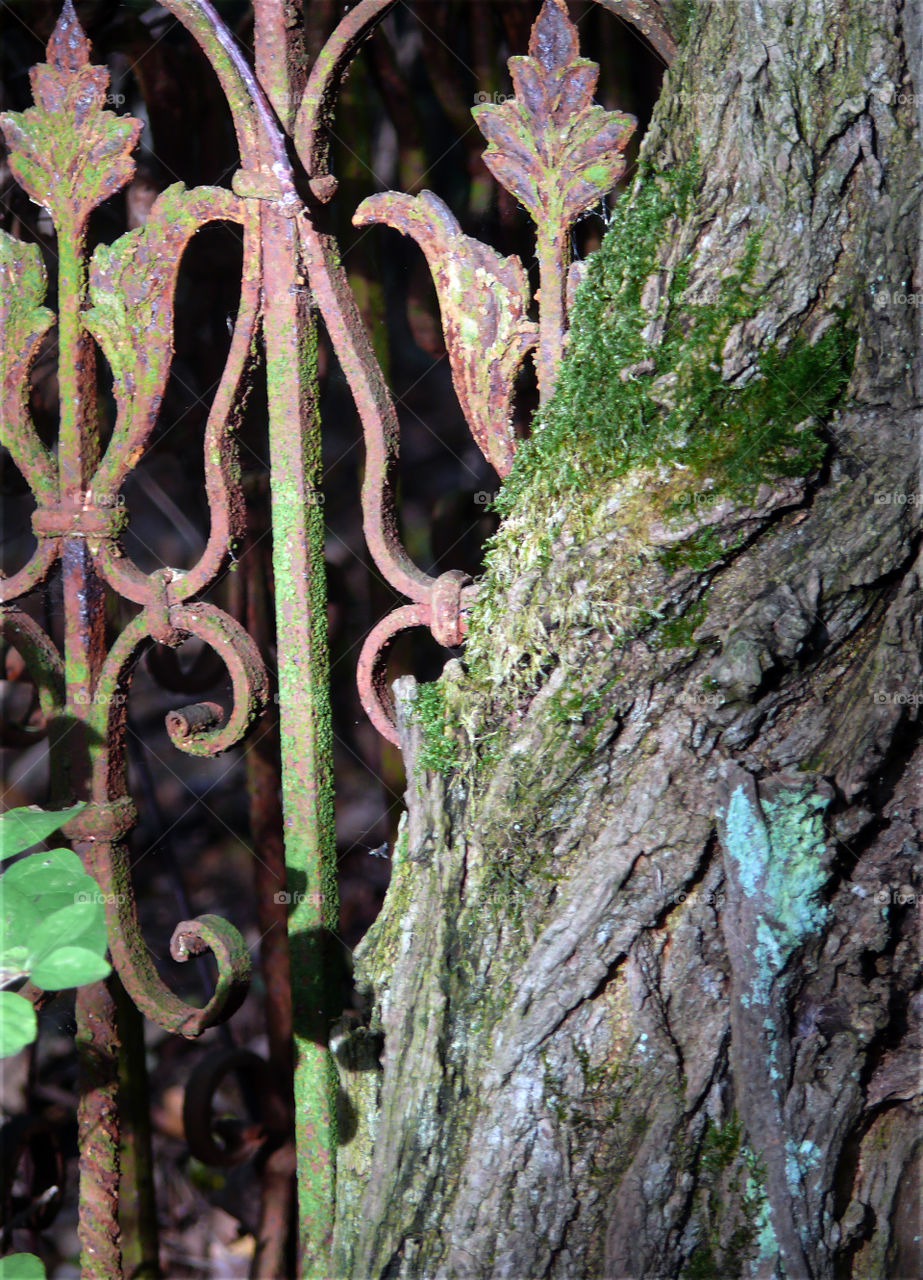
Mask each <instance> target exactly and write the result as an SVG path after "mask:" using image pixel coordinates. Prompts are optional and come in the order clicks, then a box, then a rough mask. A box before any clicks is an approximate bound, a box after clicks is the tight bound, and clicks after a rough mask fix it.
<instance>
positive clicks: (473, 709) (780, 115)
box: [335, 0, 923, 1280]
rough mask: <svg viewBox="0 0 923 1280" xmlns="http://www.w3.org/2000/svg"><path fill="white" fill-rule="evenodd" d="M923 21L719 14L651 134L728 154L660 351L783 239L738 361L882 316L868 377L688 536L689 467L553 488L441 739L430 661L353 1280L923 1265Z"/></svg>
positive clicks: (448, 694) (672, 257)
mask: <svg viewBox="0 0 923 1280" xmlns="http://www.w3.org/2000/svg"><path fill="white" fill-rule="evenodd" d="M921 15H923V5H921V2H920V0H876V2H875V3H874V4H870V3H869V2H868V0H735V2H734V3H728V4H721V3H718V0H712V2H710V3H709V2H707V0H697V8H696V11H695V13H694V15H693V16H692V18H691V24H690V27H689V30H688V32H687V34H686V38H685V42H684V44H683V46H682V48H681V50H680V53H679V55H678V57H677V60H676V62H675V63H674V65H673V67H672V68H671V70H670V72H669V74H668V77H667V80H666V83H665V87H664V91H663V94H662V97H661V100H660V102H659V104H658V107H657V110H656V112H655V116H654V120H653V123H652V125H651V128H650V131H649V133H648V135H647V137H646V139H645V143H644V147H643V155H644V156H645V157H646V158H647V160H648V161H649V162H650V164H651V165H652V166H653V168H654V169H655V170H657V171H661V172H662V171H670V170H671V169H674V168H675V167H676V166H678V165H680V164H681V162H685V161H687V160H688V159H689V157H690V156H692V155H693V151H694V147H697V150H698V161H697V164H698V172H699V173H700V175H701V177H700V179H699V181H698V185H697V187H696V192H695V196H694V199H693V200H692V201H691V202H690V203H688V204H687V205H684V206H682V209H681V212H680V213H679V214H677V215H675V216H672V217H671V218H670V219H668V221H667V223H666V224H665V232H664V235H663V238H662V242H661V244H660V247H659V249H658V255H659V263H658V270H656V271H654V272H650V273H648V274H646V278H645V279H642V280H640V281H635V284H636V285H637V286H638V288H639V291H640V294H641V298H642V303H641V305H642V307H643V308H645V309H646V310H647V313H648V314H649V315H650V316H651V317H652V319H651V326H650V333H649V334H648V338H649V340H650V342H651V343H653V344H654V345H656V343H657V342H658V341H661V340H665V338H664V336H663V331H662V330H658V327H657V323H656V319H655V317H656V315H657V314H661V313H659V312H658V311H657V306H658V301H657V300H658V298H659V299H662V298H663V297H664V296H665V292H666V291H667V290H668V289H669V287H670V281H671V280H675V279H677V278H678V277H677V276H676V272H677V271H678V270H679V268H680V266H681V265H682V264H683V263H686V264H689V263H691V264H692V270H691V274H690V276H689V280H688V281H684V284H683V287H684V288H686V289H687V290H688V293H687V296H691V295H695V296H697V297H698V298H699V299H700V300H701V299H702V298H705V299H706V300H707V299H708V298H709V297H712V298H715V297H719V296H726V295H723V294H722V292H721V281H722V280H725V281H726V280H727V278H728V275H729V272H731V270H732V268H735V264H739V263H741V262H742V261H743V260H744V259H745V258H746V253H747V245H748V243H752V242H751V241H748V236H750V235H751V233H753V232H758V233H760V234H761V241H760V245H759V254H758V258H757V261H756V267H755V274H754V276H753V285H754V288H755V292H754V291H753V290H751V294H750V296H751V302H752V305H751V313H750V314H749V315H748V316H747V317H746V318H745V319H740V320H739V321H735V323H734V324H733V326H732V328H731V331H730V334H729V337H728V339H727V341H726V343H725V344H724V347H723V351H722V359H723V364H722V367H721V377H722V380H723V382H724V383H725V384H726V385H727V386H730V387H739V388H746V386H747V385H748V381H749V382H751V383H752V382H753V380H754V379H759V378H761V377H762V378H764V379H765V378H766V377H767V376H768V378H769V380H770V381H771V380H772V378H773V377H774V376H775V375H774V374H773V373H772V369H773V368H775V369H777V370H778V369H779V368H783V366H780V365H774V366H773V365H771V363H770V365H769V366H767V365H766V364H765V363H764V364H762V365H760V364H759V356H760V353H763V355H765V353H766V352H768V351H771V350H774V349H775V348H774V345H773V344H777V346H778V349H779V350H781V351H785V350H787V349H790V343H791V342H792V341H793V340H794V339H795V335H796V334H801V335H802V336H803V338H804V339H805V343H806V344H807V343H817V342H818V341H819V340H820V339H821V337H822V335H823V334H824V332H825V331H827V332H828V331H829V330H830V328H831V326H832V325H834V324H843V325H845V326H846V327H847V328H848V329H849V330H851V331H853V332H854V333H856V334H857V335H858V341H857V345H856V349H855V362H854V364H853V365H852V371H851V377H850V380H849V385H848V389H847V391H846V394H845V396H844V397H843V398H842V400H841V401H840V404H839V408H838V410H837V412H836V413H835V414H834V415H833V416H831V417H830V419H829V421H828V422H827V423H826V424H825V425H824V428H823V440H824V445H825V448H824V451H823V457H822V459H820V460H819V461H815V462H813V463H811V465H810V466H808V467H807V469H806V474H804V475H801V476H798V475H795V474H793V473H792V468H791V467H789V468H788V469H787V470H786V469H785V468H784V467H781V468H779V469H778V470H779V472H780V474H781V476H782V478H778V479H774V478H773V477H772V475H771V474H769V473H768V472H767V471H766V468H765V467H764V468H763V469H762V470H761V471H760V472H759V475H758V479H759V484H754V485H752V486H751V487H750V489H749V490H746V488H745V487H743V488H741V487H740V486H738V488H737V489H736V490H735V489H734V488H733V486H730V487H727V486H726V487H725V488H723V489H722V487H721V486H712V487H711V488H709V486H708V484H707V483H706V484H705V485H704V487H700V488H699V490H698V491H697V496H696V497H694V498H689V497H688V496H687V498H686V499H685V501H686V502H687V506H686V507H685V508H682V509H683V510H684V511H685V523H683V520H678V519H677V514H676V513H677V510H678V509H679V508H677V505H676V504H675V503H674V505H673V506H672V507H669V508H667V509H666V512H667V513H666V514H664V510H665V509H664V507H663V505H662V501H661V505H660V506H659V507H658V506H656V501H660V500H661V499H662V496H663V492H662V491H663V486H664V484H666V487H667V490H668V491H669V492H675V490H672V489H670V488H669V486H670V485H672V484H673V483H674V480H673V479H671V480H669V482H666V481H664V474H665V473H664V471H663V468H662V466H661V465H660V463H656V464H655V463H652V464H650V465H649V466H647V467H646V468H645V467H644V466H635V467H633V468H629V469H628V470H625V469H622V470H621V471H619V472H618V474H616V473H615V472H613V473H612V475H611V476H609V477H608V478H607V477H606V476H605V474H604V473H603V472H602V471H600V469H599V467H597V468H596V469H595V470H592V469H591V470H590V471H588V472H587V474H588V475H591V476H592V479H591V480H590V481H588V482H587V484H588V485H589V489H588V488H587V485H585V486H584V490H583V495H582V497H581V498H580V500H579V501H575V502H574V503H573V504H572V507H568V506H567V505H566V504H564V506H563V508H562V510H557V511H556V510H552V508H551V507H549V506H546V505H544V504H543V503H540V502H535V501H532V502H530V501H528V492H529V491H527V490H526V491H524V493H525V494H526V496H525V497H524V498H522V497H521V498H520V499H518V500H517V502H516V503H515V505H514V506H513V508H512V509H511V510H510V511H509V513H508V514H507V516H506V522H505V526H504V527H505V528H506V529H508V530H509V529H513V530H515V537H512V536H507V538H506V541H504V533H503V528H502V529H501V534H500V537H499V539H498V542H497V546H496V547H495V549H494V552H493V553H492V562H491V570H490V573H489V575H488V578H487V581H486V582H485V584H484V587H483V589H482V599H481V600H480V601H479V603H478V606H477V608H478V610H479V611H480V617H481V622H480V624H478V623H477V622H476V621H474V622H473V624H472V635H473V639H472V642H471V647H470V648H469V654H468V655H466V660H470V669H468V668H465V667H463V666H462V665H461V664H459V663H453V664H451V665H450V667H449V668H448V669H447V672H446V674H445V675H444V677H443V681H442V686H441V687H442V689H443V690H444V694H443V695H440V696H442V697H443V708H444V714H443V716H442V718H441V720H440V719H438V718H437V722H436V723H435V729H434V724H433V721H432V718H430V720H429V721H426V720H425V718H424V717H423V716H422V715H421V714H420V712H419V710H415V709H414V708H415V707H417V708H418V707H419V704H418V703H415V701H414V689H413V682H412V681H404V682H401V684H400V685H399V686H398V690H397V692H398V702H399V713H400V716H401V724H402V741H403V745H404V750H405V758H406V761H407V766H408V776H409V778H410V784H409V787H408V792H407V817H406V822H405V825H404V827H403V829H402V835H401V839H400V841H399V842H398V848H397V849H396V850H395V851H394V860H393V861H394V875H393V880H392V884H391V887H390V889H389V892H388V896H387V899H386V902H385V904H384V909H383V911H382V914H381V916H380V917H379V919H378V921H377V922H376V924H375V926H374V927H373V929H372V931H371V933H370V934H369V935H368V937H367V938H366V940H365V941H364V942H363V943H362V945H361V947H360V949H359V952H358V956H357V978H358V980H359V983H360V987H361V988H363V989H365V990H366V991H367V992H368V995H369V1006H370V1023H369V1025H368V1026H367V1027H362V1028H359V1029H358V1030H356V1029H351V1030H350V1029H341V1030H340V1031H339V1032H338V1035H337V1037H336V1038H335V1046H336V1051H337V1055H338V1058H339V1061H340V1064H341V1075H342V1081H343V1098H342V1103H343V1106H342V1115H341V1143H342V1146H341V1148H340V1157H339V1172H338V1215H339V1216H338V1236H337V1262H336V1267H335V1271H336V1274H337V1275H338V1276H341V1275H342V1276H348V1277H353V1278H354V1280H368V1278H369V1277H376V1278H377V1277H389V1278H394V1277H428V1278H429V1277H432V1278H434V1280H435V1278H436V1277H440V1278H444V1280H463V1278H465V1277H471V1278H472V1280H474V1278H477V1280H482V1278H484V1277H501V1276H502V1277H511V1278H512V1280H526V1278H528V1280H537V1278H538V1277H549V1278H551V1277H555V1278H560V1280H575V1278H576V1277H612V1278H619V1280H622V1278H626V1277H632V1278H634V1277H655V1276H656V1277H684V1278H686V1277H688V1278H690V1280H692V1278H694V1277H706V1276H708V1277H710V1276H726V1277H733V1278H734V1280H736V1278H737V1277H741V1276H747V1275H751V1276H757V1277H775V1276H786V1277H789V1278H790V1280H800V1278H801V1277H813V1278H815V1280H821V1278H825V1280H826V1278H830V1280H834V1278H835V1280H841V1278H845V1277H869V1278H873V1277H874V1278H876V1280H877V1278H878V1277H883V1276H888V1277H895V1278H902V1277H905V1278H907V1280H910V1277H918V1276H920V1275H923V1256H921V1246H920V1234H921V1233H920V1214H919V1209H920V1190H921V1189H920V1178H919V1165H918V1157H919V1152H920V1146H921V1136H920V1126H919V1113H920V1104H921V1088H920V1075H919V1064H920V1058H919V1052H920V1048H921V1036H920V1019H921V1014H923V994H921V993H920V991H919V970H918V959H919V953H918V934H917V932H916V926H915V915H916V909H917V905H918V903H919V894H920V888H919V873H920V829H921V822H923V745H921V739H920V733H919V726H920V714H919V709H920V704H921V703H923V679H921V616H923V610H921V579H920V561H919V546H920V536H919V535H920V525H921V505H920V504H921V493H923V472H921V463H920V427H921V412H920V385H921V383H920V375H921V343H920V334H919V328H918V326H919V322H920V316H921V307H920V306H915V305H913V299H914V295H915V300H916V302H918V303H919V302H923V292H920V291H921V289H923V279H921V275H920V262H919V256H918V252H919V236H920V227H921V223H920V212H921V201H920V194H921V169H923V165H921V152H920V135H921V130H920V118H921V116H920V112H921V104H923V83H921V76H923V58H921V53H923V50H921V27H923V23H921ZM584 53H586V54H589V55H590V56H592V50H584ZM644 181H645V179H644V178H642V179H640V182H641V183H643V182H644ZM647 181H655V179H654V178H648V179H647ZM625 199H626V201H628V202H629V203H628V206H627V207H631V202H632V201H634V202H635V203H637V201H638V200H639V199H640V195H639V190H636V191H635V192H634V193H632V194H629V196H627V197H625ZM600 252H603V251H600ZM642 286H643V287H642ZM578 314H579V307H578V308H577V310H575V312H574V315H575V317H576V316H578ZM587 314H589V312H587ZM596 314H597V321H596V323H598V325H599V326H600V328H599V331H598V333H599V334H602V333H603V330H604V329H605V326H606V325H607V324H615V323H616V318H615V310H613V309H611V308H610V310H609V311H607V310H606V308H605V307H602V308H601V309H599V310H598V312H597V313H596ZM577 324H578V322H577V319H575V320H574V329H572V334H571V342H570V344H569V356H568V357H567V359H566V360H565V372H564V373H562V375H561V376H562V378H564V377H566V376H568V374H567V368H568V364H569V365H570V366H571V372H572V373H573V374H574V377H575V378H576V379H577V380H578V382H579V369H578V370H576V372H574V366H575V363H576V364H579V361H580V350H581V348H580V346H579V341H580V340H579V339H578V337H577V336H575V335H576V332H577ZM678 350H679V351H680V355H681V348H678ZM677 358H678V359H679V358H680V356H678V357H677ZM767 368H769V369H770V372H769V374H768V375H767V374H766V369H767ZM645 370H646V367H640V366H639V369H635V370H632V371H631V373H630V376H631V377H642V378H643V377H644V375H645ZM760 370H762V372H760ZM603 373H604V374H605V373H606V371H605V370H604V371H603ZM607 376H608V377H609V378H610V379H611V380H612V385H613V386H615V387H616V391H617V392H618V394H622V392H621V390H620V388H622V387H624V386H625V385H626V383H625V379H624V378H622V379H620V378H619V370H617V369H611V370H609V371H608V375H607ZM661 383H662V386H661V392H662V395H663V403H664V406H665V407H664V414H665V415H667V414H668V413H669V412H670V409H671V408H675V405H676V400H677V397H681V396H682V395H683V390H682V386H679V387H678V389H677V387H674V388H673V390H672V392H671V391H670V389H669V386H668V383H669V380H668V379H667V380H666V381H664V380H663V379H661ZM574 385H577V383H576V382H575V384H574ZM810 392H811V387H809V386H804V387H796V388H795V394H796V398H797V396H802V395H803V397H804V401H805V404H806V405H809V406H810V405H813V404H814V401H812V399H811V395H810V394H809V393H810ZM604 393H605V392H604V389H601V390H600V395H603V394H604ZM671 395H672V399H671ZM805 416H806V417H808V416H809V412H808V410H807V409H806V412H805ZM719 426H720V424H719ZM729 429H730V428H729ZM719 434H720V433H719ZM715 438H716V439H718V438H719V436H716V437H715ZM690 441H691V443H694V441H693V440H692V438H691V437H690ZM757 443H758V442H756V441H755V442H754V445H755V447H756V445H757ZM579 447H582V446H579ZM578 451H579V448H578ZM756 452H757V453H758V452H759V449H758V448H757V449H756ZM658 467H659V468H660V469H659V470H658ZM770 472H771V467H770ZM670 475H671V477H675V476H677V475H682V472H681V471H680V470H678V469H677V468H675V467H674V468H673V469H672V470H671V471H670ZM535 483H543V484H548V483H551V482H550V481H549V480H548V478H547V477H544V478H543V477H539V479H538V480H537V481H536V482H535ZM594 486H595V489H594ZM658 486H660V489H658ZM532 492H533V494H534V492H536V490H533V491H532ZM703 495H704V496H703ZM588 503H589V505H588ZM593 504H595V505H593ZM645 504H648V505H647V506H645ZM590 511H592V513H593V514H592V519H588V518H587V513H588V512H590ZM639 511H640V513H641V515H640V517H639ZM639 530H640V532H639ZM705 530H710V531H711V532H710V533H708V535H707V538H705V539H703V531H705ZM545 535H547V537H545ZM543 537H544V538H545V545H544V547H543V550H542V553H541V554H538V553H536V554H534V555H530V554H527V553H526V551H525V550H524V548H528V547H529V546H530V545H534V546H540V545H541V544H542V539H543ZM709 538H710V539H711V541H710V542H709V541H708V539H709ZM696 539H698V541H696ZM696 547H697V548H698V554H697V555H696V554H693V551H691V550H690V548H692V549H694V548H696ZM709 547H711V551H710V552H709V551H708V548H709ZM677 548H678V549H679V550H676V549H677ZM671 549H672V550H673V552H675V553H674V554H672V558H671V555H670V554H666V553H669V552H671ZM680 551H682V554H680ZM645 609H646V610H647V612H646V613H645V612H644V610H645ZM478 625H480V626H481V632H480V636H481V639H480V640H478V634H479V633H478ZM488 631H489V634H488ZM434 733H435V738H436V746H437V747H438V748H439V749H440V750H441V751H442V756H441V762H442V765H443V768H442V769H437V768H427V767H426V766H427V764H428V763H429V764H432V763H437V764H438V763H440V757H439V755H438V752H437V753H435V754H434V750H433V743H434V737H433V735H434ZM440 735H441V736H440ZM447 763H448V764H449V765H450V766H451V767H448V768H446V767H445V766H446V764H447Z"/></svg>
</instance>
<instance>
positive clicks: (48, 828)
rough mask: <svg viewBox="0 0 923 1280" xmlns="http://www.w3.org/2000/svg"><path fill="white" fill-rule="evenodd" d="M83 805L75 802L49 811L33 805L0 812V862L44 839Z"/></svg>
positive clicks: (82, 807)
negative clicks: (64, 807) (71, 806)
mask: <svg viewBox="0 0 923 1280" xmlns="http://www.w3.org/2000/svg"><path fill="white" fill-rule="evenodd" d="M85 807H86V806H85V805H82V804H75V805H74V806H73V808H71V809H58V810H56V811H51V810H45V809H39V808H37V807H36V806H34V805H33V806H31V807H30V808H28V809H9V810H8V811H7V812H6V813H2V814H0V862H2V861H3V859H4V858H12V856H13V854H14V853H22V851H23V850H24V849H31V848H32V846H33V845H34V844H38V842H39V841H40V840H45V839H46V838H47V837H48V836H50V835H51V833H52V832H53V831H57V830H58V828H59V827H63V826H64V823H65V822H67V821H68V820H69V819H70V818H73V817H74V816H75V815H76V814H78V813H79V812H80V811H81V809H84V808H85Z"/></svg>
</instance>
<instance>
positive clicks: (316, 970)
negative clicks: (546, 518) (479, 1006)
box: [263, 204, 337, 1277]
mask: <svg viewBox="0 0 923 1280" xmlns="http://www.w3.org/2000/svg"><path fill="white" fill-rule="evenodd" d="M263 254H264V259H263V261H264V268H263V279H264V283H265V289H266V295H265V296H266V303H265V315H264V331H265V340H266V365H267V368H266V374H267V381H268V387H269V453H270V467H271V476H272V531H273V574H274V578H275V594H276V646H277V652H278V664H279V713H280V714H279V731H280V737H281V745H282V805H283V811H284V815H285V861H286V869H287V884H288V892H289V893H290V894H291V896H292V902H291V907H290V915H289V920H288V929H289V947H290V956H291V974H292V996H293V1026H294V1037H295V1141H296V1147H297V1150H298V1166H297V1177H298V1212H299V1256H300V1257H301V1260H302V1272H303V1274H304V1275H305V1276H312V1277H314V1276H316V1277H321V1276H325V1275H326V1274H327V1262H328V1254H329V1249H330V1241H331V1236H332V1230H333V1205H334V1151H335V1142H336V1134H335V1125H336V1107H335V1103H336V1073H335V1070H334V1065H333V1060H332V1058H331V1055H330V1051H329V1049H328V1048H327V1036H328V1031H329V1022H330V1010H329V1007H328V999H327V992H326V989H325V969H326V956H325V952H326V949H327V948H326V946H325V942H326V939H327V937H328V936H329V935H328V934H327V930H328V929H331V928H333V927H335V925H336V920H337V886H336V844H335V838H334V823H333V786H332V760H331V758H332V738H331V729H330V697H329V689H328V668H329V660H328V653H327V602H326V584H325V580H324V519H323V508H322V507H321V506H320V504H319V503H316V502H313V501H312V498H313V497H314V495H315V494H316V492H317V484H318V481H319V478H320V423H319V417H318V408H317V387H316V329H315V324H314V318H313V316H312V314H311V309H310V306H309V305H308V303H307V298H306V295H305V293H304V291H303V290H301V289H299V288H298V286H297V283H296V281H297V274H298V266H299V241H298V234H297V229H296V226H295V223H294V220H293V219H290V218H286V217H284V216H283V215H282V214H280V213H278V212H277V211H276V210H275V209H274V208H273V207H272V206H271V205H269V204H266V205H264V207H263Z"/></svg>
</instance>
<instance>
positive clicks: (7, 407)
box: [0, 231, 57, 501]
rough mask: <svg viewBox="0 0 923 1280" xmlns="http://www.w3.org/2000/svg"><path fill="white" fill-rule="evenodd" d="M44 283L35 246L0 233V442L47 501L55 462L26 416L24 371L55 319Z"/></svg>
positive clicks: (53, 485)
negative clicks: (49, 308) (46, 304)
mask: <svg viewBox="0 0 923 1280" xmlns="http://www.w3.org/2000/svg"><path fill="white" fill-rule="evenodd" d="M46 283H47V281H46V276H45V267H44V264H43V262H42V255H41V251H40V250H39V247H38V245H35V244H25V243H24V242H23V241H22V240H14V239H13V237H12V236H8V235H7V234H6V232H5V231H0V396H2V400H0V444H3V445H5V446H6V448H7V449H9V451H10V453H11V454H12V457H13V460H14V462H15V463H16V465H17V467H19V470H20V471H21V472H22V473H23V475H24V476H25V477H26V479H27V480H28V482H29V486H30V487H31V489H32V491H33V493H35V494H36V496H37V497H39V498H40V499H41V498H44V499H45V500H46V501H50V500H51V499H52V497H53V496H54V493H55V491H56V488H57V475H56V472H55V467H54V463H53V461H52V459H51V455H50V454H49V453H48V451H47V449H45V447H44V446H43V445H42V443H41V441H40V440H39V438H38V436H37V435H36V433H35V431H34V429H33V427H32V424H31V422H30V421H29V418H28V412H27V400H28V385H29V369H30V368H31V366H32V361H33V360H34V359H35V356H36V354H37V353H38V348H39V343H40V342H41V340H42V338H43V336H44V335H45V333H47V331H48V329H49V328H50V326H51V323H52V321H53V320H54V313H53V312H51V311H49V310H48V308H47V307H45V306H43V305H42V304H43V302H44V299H45V289H46Z"/></svg>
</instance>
